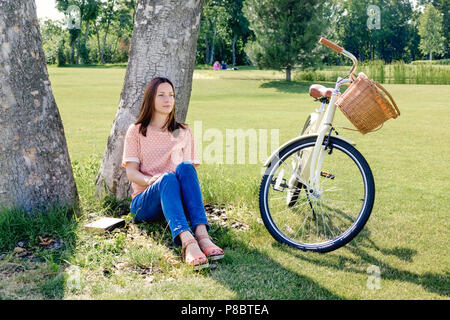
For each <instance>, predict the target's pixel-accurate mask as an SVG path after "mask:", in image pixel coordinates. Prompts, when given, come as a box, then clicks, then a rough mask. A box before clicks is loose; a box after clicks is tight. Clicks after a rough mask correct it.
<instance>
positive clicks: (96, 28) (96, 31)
mask: <svg viewBox="0 0 450 320" xmlns="http://www.w3.org/2000/svg"><path fill="white" fill-rule="evenodd" d="M94 28H95V33H96V34H97V48H98V56H99V58H100V61H101V62H102V63H103V64H105V59H104V58H103V54H102V49H101V47H100V35H99V33H98V27H97V23H96V22H94Z"/></svg>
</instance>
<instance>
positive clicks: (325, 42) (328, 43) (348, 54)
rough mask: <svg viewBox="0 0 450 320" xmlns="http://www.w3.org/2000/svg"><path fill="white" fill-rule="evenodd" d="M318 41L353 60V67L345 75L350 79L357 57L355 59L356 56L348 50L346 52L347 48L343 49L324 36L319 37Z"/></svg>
mask: <svg viewBox="0 0 450 320" xmlns="http://www.w3.org/2000/svg"><path fill="white" fill-rule="evenodd" d="M319 42H320V43H321V44H323V45H325V46H327V47H328V48H330V49H333V50H334V51H336V52H338V53H341V54H343V55H344V56H346V57H348V58H350V59H351V60H352V61H353V67H352V69H351V70H350V73H349V74H348V76H347V77H350V79H351V78H352V76H353V72H355V70H356V65H357V64H358V59H356V57H355V56H354V55H353V54H351V53H350V52H348V51H347V50H345V49H344V48H342V47H341V46H339V45H337V44H336V43H334V42H333V41H330V40H328V39H325V38H324V37H321V38H320V40H319Z"/></svg>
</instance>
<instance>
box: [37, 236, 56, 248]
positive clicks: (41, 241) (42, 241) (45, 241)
mask: <svg viewBox="0 0 450 320" xmlns="http://www.w3.org/2000/svg"><path fill="white" fill-rule="evenodd" d="M53 241H55V240H54V239H52V238H42V237H41V236H39V244H40V245H41V246H48V245H49V244H51V243H52V242H53Z"/></svg>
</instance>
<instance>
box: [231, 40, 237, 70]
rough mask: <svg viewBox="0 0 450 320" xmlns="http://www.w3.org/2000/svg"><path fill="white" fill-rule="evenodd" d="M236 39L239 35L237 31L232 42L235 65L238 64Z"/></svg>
mask: <svg viewBox="0 0 450 320" xmlns="http://www.w3.org/2000/svg"><path fill="white" fill-rule="evenodd" d="M236 41H237V35H236V33H235V34H233V42H232V43H231V46H232V51H233V61H232V62H233V67H234V66H235V65H236Z"/></svg>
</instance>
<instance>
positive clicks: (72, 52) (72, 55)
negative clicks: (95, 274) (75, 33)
mask: <svg viewBox="0 0 450 320" xmlns="http://www.w3.org/2000/svg"><path fill="white" fill-rule="evenodd" d="M70 64H75V41H72V42H71V43H70Z"/></svg>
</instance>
